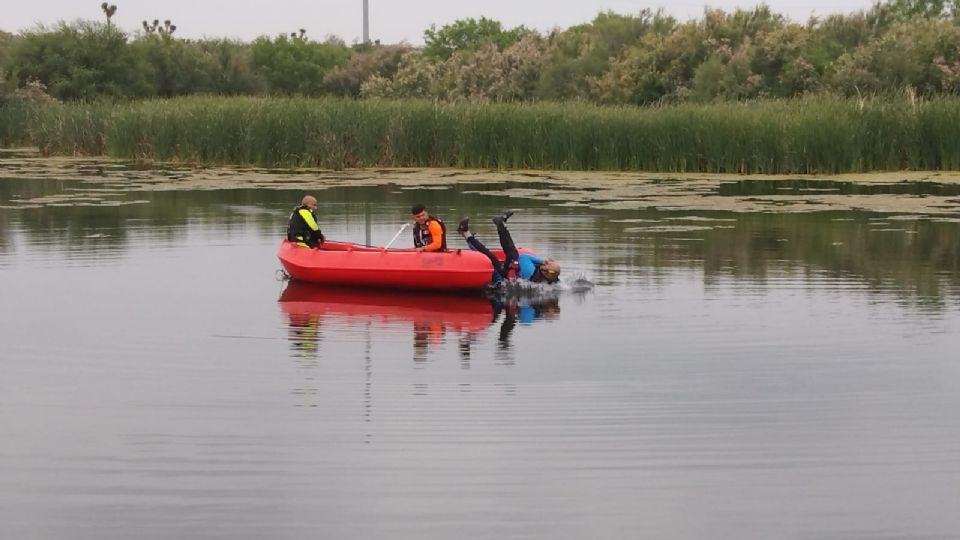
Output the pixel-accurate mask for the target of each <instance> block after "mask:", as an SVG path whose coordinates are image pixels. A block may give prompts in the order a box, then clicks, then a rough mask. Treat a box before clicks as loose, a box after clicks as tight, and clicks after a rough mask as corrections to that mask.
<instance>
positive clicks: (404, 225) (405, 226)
mask: <svg viewBox="0 0 960 540" xmlns="http://www.w3.org/2000/svg"><path fill="white" fill-rule="evenodd" d="M409 226H410V224H409V223H404V224H403V226H402V227H400V230H399V231H397V234H395V235H393V238H391V239H390V241H389V242H387V245H385V246H383V249H388V248H389V247H390V245H391V244H393V242H394V240H396V239H397V237H398V236H400V233H402V232H403V231H404V230H405V229H406V228H407V227H409Z"/></svg>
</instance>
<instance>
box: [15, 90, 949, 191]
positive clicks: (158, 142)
mask: <svg viewBox="0 0 960 540" xmlns="http://www.w3.org/2000/svg"><path fill="white" fill-rule="evenodd" d="M18 114H20V115H21V117H22V114H23V113H22V111H20V110H19V109H17V108H15V107H0V125H9V126H12V127H7V128H6V129H7V131H11V133H0V136H3V137H4V140H5V141H7V143H8V144H16V143H18V142H23V141H24V140H26V141H27V142H31V143H33V144H36V145H37V146H39V147H40V148H41V149H42V150H43V151H44V152H47V153H54V154H77V153H81V154H96V153H101V152H104V151H106V152H107V153H109V154H110V155H112V156H115V157H120V158H130V159H141V160H164V161H166V160H180V161H190V162H200V163H226V164H256V165H264V166H319V167H329V168H346V167H364V166H390V167H403V166H414V167H425V166H426V167H429V166H456V167H467V168H487V167H491V168H516V169H521V168H530V169H567V170H645V171H669V172H733V173H736V172H740V173H836V172H857V171H871V170H899V169H904V168H912V169H928V170H938V169H957V168H958V167H960V145H957V144H956V141H957V140H960V98H946V97H945V98H935V99H932V100H927V101H923V102H918V103H913V104H911V103H909V102H907V101H899V100H898V101H890V100H881V99H871V100H865V101H864V102H863V103H860V102H858V101H856V100H848V99H841V98H834V97H812V98H807V99H795V100H770V101H760V102H751V103H739V104H737V103H722V104H709V105H704V104H687V105H677V106H670V107H654V108H635V107H598V106H593V105H587V104H558V103H543V104H479V103H473V104H470V103H458V104H450V103H434V102H430V101H372V100H367V101H358V100H345V99H308V98H249V97H236V98H224V97H184V98H177V99H172V100H148V101H139V102H133V103H129V104H120V105H107V104H96V103H94V104H80V103H73V104H65V105H45V106H37V107H35V108H34V109H33V112H32V113H31V118H30V121H28V122H26V123H25V122H23V121H22V120H20V121H19V123H18V121H16V118H17V116H16V115H18ZM18 126H19V127H18ZM16 130H25V133H17V132H16Z"/></svg>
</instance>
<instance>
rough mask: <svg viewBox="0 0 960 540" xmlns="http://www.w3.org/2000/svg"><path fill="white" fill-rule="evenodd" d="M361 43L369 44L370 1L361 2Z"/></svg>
mask: <svg viewBox="0 0 960 540" xmlns="http://www.w3.org/2000/svg"><path fill="white" fill-rule="evenodd" d="M363 42H364V43H370V0H363Z"/></svg>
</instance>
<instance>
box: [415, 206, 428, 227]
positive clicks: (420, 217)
mask: <svg viewBox="0 0 960 540" xmlns="http://www.w3.org/2000/svg"><path fill="white" fill-rule="evenodd" d="M410 213H411V214H413V220H414V221H416V222H417V225H423V224H424V223H426V222H427V218H429V217H430V214H429V213H427V207H426V206H424V205H422V204H415V205H413V208H411V209H410Z"/></svg>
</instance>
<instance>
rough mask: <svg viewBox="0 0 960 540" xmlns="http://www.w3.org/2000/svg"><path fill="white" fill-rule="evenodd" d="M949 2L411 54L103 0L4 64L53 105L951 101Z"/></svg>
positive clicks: (25, 40)
mask: <svg viewBox="0 0 960 540" xmlns="http://www.w3.org/2000/svg"><path fill="white" fill-rule="evenodd" d="M958 2H960V0H886V2H881V3H877V4H875V5H874V6H873V7H872V8H870V9H869V10H866V11H860V12H856V13H851V14H846V15H840V14H837V15H830V16H827V17H824V18H812V19H810V20H809V21H807V22H805V23H797V22H793V21H790V20H788V19H786V18H785V17H783V16H782V15H779V14H777V13H774V12H773V11H771V10H770V8H768V7H766V6H763V5H760V6H759V7H756V8H754V9H748V10H741V9H738V10H736V11H733V12H724V11H720V10H710V9H708V10H705V11H704V13H703V16H702V17H701V18H699V19H697V20H690V21H686V22H679V21H677V20H676V19H674V18H672V17H670V16H667V15H666V14H665V13H663V12H662V11H650V10H642V11H640V12H638V13H634V14H628V15H625V14H617V13H613V12H606V13H600V14H598V15H597V16H596V18H594V19H593V20H592V21H591V22H589V23H585V24H580V25H576V26H572V27H570V28H567V29H556V30H553V31H551V32H549V33H547V34H541V33H539V32H536V31H533V30H530V29H527V28H525V27H523V26H519V27H516V28H504V27H503V25H502V24H501V23H500V22H498V21H495V20H491V19H487V18H483V17H481V18H480V19H464V20H459V21H455V22H452V23H450V24H447V25H444V26H442V27H439V28H437V27H435V26H431V27H430V28H428V29H427V30H426V31H425V32H424V46H423V47H419V48H417V47H411V46H408V45H381V44H379V43H375V44H358V45H354V46H347V45H346V44H344V43H343V42H342V41H341V40H339V39H337V38H335V37H334V38H328V39H326V40H325V41H322V42H321V41H315V40H312V39H311V38H309V37H308V34H307V31H306V29H300V31H299V32H294V33H291V34H289V35H286V34H281V35H279V36H275V37H268V36H262V37H259V38H257V39H256V40H254V41H253V42H251V43H244V42H237V41H224V40H219V39H200V40H194V39H185V38H181V37H179V34H177V33H175V31H176V30H177V26H176V25H174V24H173V23H172V22H171V21H169V20H167V21H163V23H162V24H161V22H160V21H159V20H153V22H152V23H148V22H147V21H143V27H142V28H140V29H136V31H135V32H128V31H125V30H123V29H121V28H118V27H117V26H116V25H115V24H113V23H112V22H111V17H112V16H113V14H114V13H115V12H116V11H117V6H115V5H107V4H106V3H104V4H102V5H101V6H100V8H101V11H102V12H103V15H105V19H106V20H105V22H103V19H100V20H98V21H77V22H72V23H60V24H58V25H56V26H53V27H50V28H48V27H37V28H35V29H33V30H29V31H25V32H23V33H21V34H19V35H15V36H14V35H11V34H6V33H3V32H0V73H2V78H4V79H6V81H7V84H8V85H12V86H13V87H16V88H22V87H24V86H26V85H27V84H29V83H30V82H32V81H37V82H39V83H40V84H42V85H43V86H44V87H46V88H47V89H48V91H49V93H50V94H51V95H52V96H53V97H55V98H57V99H60V100H90V99H96V98H110V99H117V98H144V97H170V96H180V95H188V94H216V95H258V96H264V95H270V96H277V95H299V96H326V95H339V96H353V97H381V98H383V97H387V98H409V97H422V98H428V99H437V100H450V101H458V100H470V101H510V102H516V101H520V102H533V101H577V102H583V101H586V102H592V103H602V104H611V105H649V104H664V103H686V102H698V103H702V102H713V101H738V100H748V99H755V98H780V97H800V96H805V95H810V94H839V95H844V96H848V97H863V96H876V95H880V96H883V95H890V94H899V93H902V92H904V91H909V92H913V93H914V94H916V95H917V96H919V97H925V96H933V95H953V94H956V93H958V92H960V10H958V5H960V4H958ZM120 9H123V7H122V6H121V8H120ZM91 12H93V7H92V6H91ZM91 14H92V13H91ZM180 33H182V30H181V32H180Z"/></svg>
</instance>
